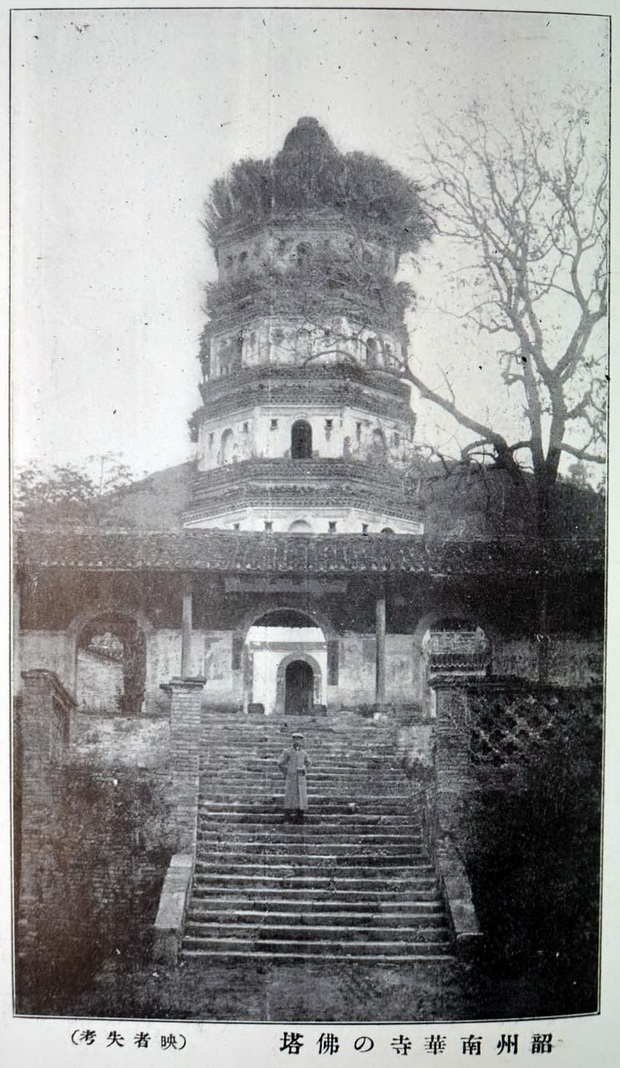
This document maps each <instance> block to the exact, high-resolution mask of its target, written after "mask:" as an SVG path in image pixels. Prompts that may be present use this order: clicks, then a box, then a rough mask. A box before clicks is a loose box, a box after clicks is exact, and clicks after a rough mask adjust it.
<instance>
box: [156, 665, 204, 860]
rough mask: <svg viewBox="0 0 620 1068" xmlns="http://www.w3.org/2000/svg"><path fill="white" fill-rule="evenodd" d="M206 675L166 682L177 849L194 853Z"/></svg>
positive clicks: (181, 851) (164, 685) (180, 851)
mask: <svg viewBox="0 0 620 1068" xmlns="http://www.w3.org/2000/svg"><path fill="white" fill-rule="evenodd" d="M204 685H205V679H204V678H202V677H199V678H186V679H184V678H180V677H176V678H173V679H171V680H170V682H168V683H164V684H163V685H162V687H161V688H162V690H164V691H165V692H166V693H167V694H169V695H170V697H171V699H172V704H171V708H170V762H171V767H172V786H173V798H174V803H175V808H176V812H175V818H176V825H177V843H176V850H175V851H176V852H177V853H192V854H193V853H194V850H195V846H196V822H197V818H198V780H199V773H200V727H201V712H200V706H201V700H202V693H203V690H204Z"/></svg>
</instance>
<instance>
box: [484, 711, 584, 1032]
mask: <svg viewBox="0 0 620 1068" xmlns="http://www.w3.org/2000/svg"><path fill="white" fill-rule="evenodd" d="M554 710H555V716H554V728H553V730H552V731H547V732H546V735H545V737H544V741H542V742H541V740H540V739H539V740H537V741H535V740H534V738H533V739H532V742H531V744H530V746H529V747H528V748H527V751H524V750H523V749H521V750H520V753H519V758H518V761H517V764H518V766H515V767H514V768H513V769H512V770H513V771H515V772H516V774H517V779H516V780H515V781H514V783H513V787H512V788H511V789H508V790H507V789H506V785H505V784H504V786H503V788H500V787H499V786H498V785H497V783H495V784H494V783H493V780H492V778H491V779H487V778H485V775H484V773H480V774H479V780H478V784H479V790H478V793H477V795H476V796H475V798H473V799H472V801H471V804H470V805H469V834H468V841H467V845H466V854H467V863H468V868H469V872H470V876H471V879H472V887H473V892H474V898H475V902H476V908H477V911H478V915H479V918H480V921H481V925H482V928H483V930H484V931H485V934H486V939H487V956H486V964H487V967H488V970H489V972H490V975H491V976H495V977H496V978H497V979H498V980H504V979H510V980H513V981H516V982H517V983H518V982H519V981H522V982H524V983H527V982H535V983H536V988H537V990H539V997H540V1005H539V1006H538V1010H537V1012H538V1014H540V1015H555V1014H568V1013H581V1012H593V1011H595V1010H596V1005H597V984H598V922H599V889H600V888H599V869H600V819H601V756H602V752H601V716H600V696H599V695H593V694H585V695H582V696H581V697H580V698H578V699H571V696H570V691H565V692H564V693H562V691H558V701H557V704H556V705H554Z"/></svg>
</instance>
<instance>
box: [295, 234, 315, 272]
mask: <svg viewBox="0 0 620 1068" xmlns="http://www.w3.org/2000/svg"><path fill="white" fill-rule="evenodd" d="M311 254H312V245H308V244H307V243H306V242H304V241H302V242H301V243H300V244H299V245H298V246H297V249H296V250H295V255H296V259H297V266H298V267H299V268H300V270H304V268H306V267H307V266H308V264H309V262H310V256H311Z"/></svg>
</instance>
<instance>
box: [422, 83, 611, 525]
mask: <svg viewBox="0 0 620 1068" xmlns="http://www.w3.org/2000/svg"><path fill="white" fill-rule="evenodd" d="M590 124H591V123H590V114H589V112H588V109H587V107H585V106H577V105H575V104H572V103H570V102H568V101H564V102H562V103H560V104H558V106H557V108H556V121H555V122H554V123H553V125H552V126H551V127H550V128H547V127H545V125H543V123H542V121H541V119H540V118H539V116H538V114H537V112H536V109H535V108H532V109H531V110H530V111H528V112H527V114H526V113H525V112H523V111H521V112H520V111H518V110H517V109H515V108H513V109H512V111H511V119H510V123H507V124H506V128H504V129H499V128H498V127H497V126H494V125H493V124H492V123H491V121H490V120H489V119H488V117H487V115H486V113H485V111H484V109H483V108H482V107H481V106H480V105H477V104H476V105H473V106H472V107H470V108H469V110H468V111H467V112H466V113H465V116H464V118H463V120H462V121H459V126H458V128H457V129H453V128H452V127H451V126H449V125H448V124H446V123H440V124H439V126H438V134H439V135H438V138H437V140H436V142H435V144H434V145H433V146H432V147H431V146H430V145H429V144H428V143H427V144H426V145H425V150H426V155H427V159H428V163H429V166H430V178H431V181H430V184H429V190H428V197H429V203H430V204H431V205H432V207H433V209H434V211H435V213H436V219H437V226H438V230H439V233H440V234H442V235H444V236H445V237H446V238H449V239H451V241H453V242H457V243H458V244H460V246H461V247H462V246H467V248H468V250H469V252H468V253H466V260H467V261H468V263H467V268H466V269H467V270H469V271H470V277H469V280H468V282H467V283H466V284H467V286H468V287H469V288H468V293H469V292H471V301H470V304H469V306H468V308H467V310H466V313H465V314H466V315H467V317H468V319H469V321H470V322H472V323H474V324H475V326H476V327H477V328H478V330H479V331H482V332H485V333H486V334H487V335H492V336H493V337H494V338H496V339H497V350H496V351H497V358H498V360H499V361H500V368H501V373H502V377H503V379H504V382H505V383H506V384H507V386H509V387H511V389H512V390H513V392H514V391H517V390H518V391H520V397H518V399H520V402H521V405H522V412H523V419H524V424H525V427H526V429H525V432H524V434H523V436H522V437H521V436H519V439H518V440H516V441H511V440H510V439H509V437H508V436H504V435H503V434H502V433H501V430H500V428H499V427H498V426H497V425H495V424H494V420H493V419H491V420H490V421H487V422H485V421H481V420H480V419H478V418H475V417H474V416H473V415H471V414H468V412H467V411H466V410H465V407H464V406H463V407H462V406H461V404H460V403H458V402H457V399H456V397H455V394H454V391H453V390H452V388H451V385H450V382H449V380H448V379H447V378H446V377H445V376H444V382H443V385H442V386H441V387H440V388H437V387H433V386H431V385H429V384H428V382H427V381H424V380H423V379H422V378H421V377H420V375H419V374H418V372H417V370H415V369H414V367H413V366H412V364H411V362H409V363H408V364H407V365H406V366H403V368H402V372H403V375H404V377H406V378H407V379H408V380H409V381H410V382H412V383H413V385H414V386H415V387H416V388H417V390H418V391H419V393H420V395H421V396H422V397H423V398H424V399H426V400H429V401H431V402H433V403H434V404H436V405H438V406H439V407H440V408H442V409H443V410H444V411H445V412H447V413H448V414H449V415H451V416H452V417H453V418H454V419H455V420H456V421H457V422H458V423H459V424H460V425H461V426H462V427H464V428H465V429H466V430H467V431H470V432H471V434H472V438H473V440H472V441H471V442H470V443H469V444H468V445H466V446H465V448H464V450H463V459H472V458H474V457H477V458H479V459H482V460H483V462H487V463H488V462H491V463H493V464H494V465H495V466H496V467H500V468H503V469H505V470H507V471H508V472H509V473H510V474H511V476H512V477H513V478H514V479H515V480H517V481H518V480H521V481H522V480H523V477H524V475H523V472H524V470H527V469H529V470H530V471H531V472H532V473H533V486H534V492H535V498H536V499H535V505H536V514H537V517H538V533H539V534H541V535H544V534H545V533H547V532H548V530H549V521H550V506H551V494H552V491H553V486H554V484H555V482H556V480H557V477H558V470H559V464H560V459H561V457H562V454H563V453H565V454H569V455H570V456H573V457H575V458H576V459H577V460H581V461H587V462H592V463H602V462H604V452H603V445H604V431H605V421H606V420H605V411H606V396H607V381H608V376H607V375H606V370H607V366H606V354H605V351H606V347H605V344H604V341H605V339H604V333H603V330H604V328H603V327H600V328H599V330H598V331H597V326H598V325H599V324H601V323H602V321H603V320H604V319H605V317H606V315H607V222H608V200H607V197H608V192H607V178H608V168H607V158H606V154H605V151H604V147H603V146H602V145H601V144H600V143H599V144H596V143H595V144H594V145H593V144H592V143H591V142H592V140H595V139H594V138H593V137H592V135H591V132H590ZM461 285H463V283H462V282H461ZM492 423H493V425H491V424H492Z"/></svg>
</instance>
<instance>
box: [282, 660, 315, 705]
mask: <svg viewBox="0 0 620 1068" xmlns="http://www.w3.org/2000/svg"><path fill="white" fill-rule="evenodd" d="M313 704H314V671H313V670H312V668H311V666H310V664H309V663H308V662H307V661H306V660H291V662H290V664H287V666H286V668H285V671H284V712H285V714H286V715H287V716H302V715H305V714H308V713H309V712H312V706H313Z"/></svg>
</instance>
